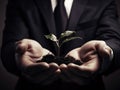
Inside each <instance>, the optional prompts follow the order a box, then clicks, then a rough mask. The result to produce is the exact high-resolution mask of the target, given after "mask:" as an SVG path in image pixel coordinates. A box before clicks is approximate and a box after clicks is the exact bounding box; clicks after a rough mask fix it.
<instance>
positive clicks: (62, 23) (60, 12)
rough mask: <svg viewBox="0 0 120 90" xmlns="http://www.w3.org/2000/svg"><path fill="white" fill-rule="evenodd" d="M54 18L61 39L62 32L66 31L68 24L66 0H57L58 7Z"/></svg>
mask: <svg viewBox="0 0 120 90" xmlns="http://www.w3.org/2000/svg"><path fill="white" fill-rule="evenodd" d="M54 18H55V24H56V30H57V36H58V37H59V36H60V34H61V33H62V32H64V31H65V28H66V24H67V19H68V18H67V13H66V9H65V6H64V0H57V6H56V8H55V11H54Z"/></svg>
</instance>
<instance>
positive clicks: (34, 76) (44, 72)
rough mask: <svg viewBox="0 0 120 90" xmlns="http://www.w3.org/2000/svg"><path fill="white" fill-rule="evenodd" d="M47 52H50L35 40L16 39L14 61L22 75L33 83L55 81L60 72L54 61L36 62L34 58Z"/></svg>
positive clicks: (36, 58)
mask: <svg viewBox="0 0 120 90" xmlns="http://www.w3.org/2000/svg"><path fill="white" fill-rule="evenodd" d="M48 53H49V54H50V53H51V52H50V51H49V50H47V49H44V48H43V47H42V46H41V45H40V44H39V43H38V42H37V41H34V40H30V39H23V40H21V41H18V42H17V43H16V63H17V66H18V68H20V70H21V72H22V75H23V76H24V77H25V78H27V79H28V80H30V81H32V82H34V83H41V84H43V85H44V84H50V83H52V82H53V81H55V80H56V79H57V78H58V75H59V72H60V70H59V66H58V65H57V64H56V63H49V64H48V63H46V62H39V63H36V60H38V59H40V58H41V57H43V56H44V55H47V54H48ZM51 76H52V77H51Z"/></svg>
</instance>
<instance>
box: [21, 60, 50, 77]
mask: <svg viewBox="0 0 120 90" xmlns="http://www.w3.org/2000/svg"><path fill="white" fill-rule="evenodd" d="M48 68H49V65H48V64H47V63H46V62H41V63H32V64H30V65H29V66H27V67H26V68H24V71H23V72H24V73H26V74H28V75H30V76H32V77H33V76H35V75H37V74H39V73H41V72H43V71H45V70H47V69H48Z"/></svg>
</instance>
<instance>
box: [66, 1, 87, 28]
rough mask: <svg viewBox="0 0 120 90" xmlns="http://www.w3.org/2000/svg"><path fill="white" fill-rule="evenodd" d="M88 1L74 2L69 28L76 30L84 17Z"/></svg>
mask: <svg viewBox="0 0 120 90" xmlns="http://www.w3.org/2000/svg"><path fill="white" fill-rule="evenodd" d="M87 1H88V0H74V2H73V6H72V10H71V14H70V17H69V20H68V25H67V26H68V27H69V28H70V29H72V28H73V29H74V28H75V27H76V25H77V23H78V21H79V19H80V16H81V15H82V13H83V11H84V9H85V7H86V4H87Z"/></svg>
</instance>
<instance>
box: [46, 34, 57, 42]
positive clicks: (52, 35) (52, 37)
mask: <svg viewBox="0 0 120 90" xmlns="http://www.w3.org/2000/svg"><path fill="white" fill-rule="evenodd" d="M45 37H46V38H47V39H49V40H51V41H54V42H57V41H58V39H57V37H56V36H55V35H54V34H49V35H45Z"/></svg>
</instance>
